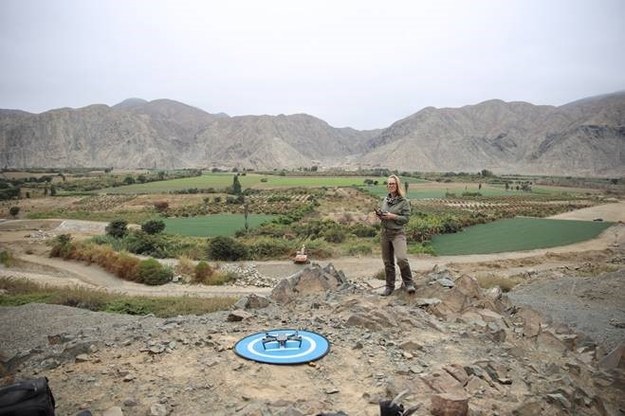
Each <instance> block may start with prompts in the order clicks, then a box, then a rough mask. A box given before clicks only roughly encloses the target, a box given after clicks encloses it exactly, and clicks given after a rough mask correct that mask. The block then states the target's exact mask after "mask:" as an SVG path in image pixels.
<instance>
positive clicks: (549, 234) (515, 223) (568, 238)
mask: <svg viewBox="0 0 625 416" xmlns="http://www.w3.org/2000/svg"><path fill="white" fill-rule="evenodd" d="M610 225H612V223H609V222H594V221H566V220H552V219H545V218H521V217H518V218H512V219H506V220H500V221H496V222H492V223H488V224H479V225H475V226H473V227H468V228H466V229H465V230H464V231H462V232H460V233H456V234H444V235H437V236H435V237H434V238H433V239H432V248H433V249H434V252H435V253H436V254H437V255H446V256H452V255H460V254H487V253H503V252H507V251H523V250H534V249H539V248H549V247H558V246H565V245H568V244H574V243H578V242H581V241H585V240H589V239H591V238H594V237H596V236H597V235H599V234H600V233H601V232H603V231H604V230H605V229H607V228H608V227H609V226H610Z"/></svg>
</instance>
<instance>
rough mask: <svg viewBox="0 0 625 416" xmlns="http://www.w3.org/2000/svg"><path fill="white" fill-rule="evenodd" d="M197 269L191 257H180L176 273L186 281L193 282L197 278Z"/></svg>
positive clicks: (175, 268)
mask: <svg viewBox="0 0 625 416" xmlns="http://www.w3.org/2000/svg"><path fill="white" fill-rule="evenodd" d="M195 267H196V265H195V264H194V263H193V260H191V259H190V258H189V257H187V256H180V257H178V261H177V262H176V266H175V267H174V271H175V272H176V274H178V275H180V276H182V277H183V278H184V280H186V281H192V280H193V278H194V276H195Z"/></svg>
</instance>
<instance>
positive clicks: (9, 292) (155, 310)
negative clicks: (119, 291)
mask: <svg viewBox="0 0 625 416" xmlns="http://www.w3.org/2000/svg"><path fill="white" fill-rule="evenodd" d="M0 289H4V290H5V291H6V293H5V294H3V295H0V306H19V305H25V304H28V303H47V304H53V305H65V306H73V307H78V308H83V309H89V310H92V311H100V312H114V313H122V314H130V315H147V314H150V313H152V314H154V315H155V316H158V317H163V318H165V317H172V316H178V315H201V314H205V313H211V312H215V311H221V310H226V309H228V308H229V307H230V306H232V305H233V304H234V303H235V302H236V301H237V299H236V298H233V297H214V298H199V297H191V296H178V297H164V298H159V297H143V296H125V295H115V294H110V293H107V292H104V291H100V290H90V289H86V288H82V287H70V288H57V287H53V286H48V285H40V284H37V283H33V282H30V281H27V280H23V279H13V278H0Z"/></svg>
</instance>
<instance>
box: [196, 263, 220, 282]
mask: <svg viewBox="0 0 625 416" xmlns="http://www.w3.org/2000/svg"><path fill="white" fill-rule="evenodd" d="M214 273H215V270H214V269H213V268H212V267H211V266H210V265H209V264H208V263H206V262H205V261H201V262H199V263H198V264H197V265H196V266H195V272H194V274H193V283H204V284H208V282H209V281H210V278H211V277H212V276H213V274H214Z"/></svg>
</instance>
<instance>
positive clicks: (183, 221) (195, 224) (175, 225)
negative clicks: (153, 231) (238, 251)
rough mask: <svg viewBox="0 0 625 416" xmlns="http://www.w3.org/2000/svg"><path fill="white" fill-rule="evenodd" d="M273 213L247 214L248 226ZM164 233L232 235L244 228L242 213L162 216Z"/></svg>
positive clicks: (264, 219)
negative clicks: (177, 216) (179, 216)
mask: <svg viewBox="0 0 625 416" xmlns="http://www.w3.org/2000/svg"><path fill="white" fill-rule="evenodd" d="M273 218H275V215H259V214H250V215H248V218H247V221H248V225H249V227H250V228H254V227H257V226H259V225H260V224H262V223H264V222H267V221H271V220H272V219H273ZM163 222H164V223H165V233H167V234H179V235H186V236H194V237H216V236H233V235H234V234H235V233H236V232H237V231H239V230H243V229H245V218H244V216H243V215H233V214H218V215H207V216H199V217H189V218H164V219H163Z"/></svg>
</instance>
